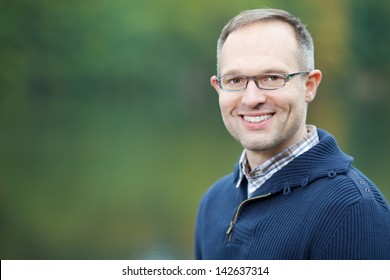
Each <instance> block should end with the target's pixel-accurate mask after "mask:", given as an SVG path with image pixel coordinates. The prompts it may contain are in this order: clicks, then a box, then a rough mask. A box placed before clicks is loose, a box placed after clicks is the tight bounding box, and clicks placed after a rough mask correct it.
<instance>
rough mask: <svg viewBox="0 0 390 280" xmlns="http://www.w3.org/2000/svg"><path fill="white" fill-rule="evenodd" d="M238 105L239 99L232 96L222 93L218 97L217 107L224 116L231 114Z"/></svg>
mask: <svg viewBox="0 0 390 280" xmlns="http://www.w3.org/2000/svg"><path fill="white" fill-rule="evenodd" d="M238 104H239V99H238V98H237V97H235V96H233V95H227V94H224V93H221V94H220V95H219V107H220V108H221V112H222V114H224V115H228V114H231V113H232V112H233V111H234V109H235V108H236V107H237V106H238Z"/></svg>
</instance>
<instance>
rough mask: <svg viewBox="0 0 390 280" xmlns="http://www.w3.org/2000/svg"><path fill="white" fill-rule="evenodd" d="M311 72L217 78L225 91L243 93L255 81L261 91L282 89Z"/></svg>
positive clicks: (223, 76)
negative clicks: (300, 76)
mask: <svg viewBox="0 0 390 280" xmlns="http://www.w3.org/2000/svg"><path fill="white" fill-rule="evenodd" d="M309 73H310V72H296V73H292V74H276V73H267V74H261V75H258V76H255V77H247V76H243V75H222V76H217V83H218V85H219V87H220V88H221V89H222V90H223V91H230V92H234V91H243V90H245V89H246V88H247V86H248V82H249V81H251V80H253V81H254V82H255V84H256V86H257V87H258V88H259V89H264V90H275V89H279V88H282V87H284V86H285V85H286V83H287V82H288V81H289V80H291V79H292V78H294V77H295V76H298V75H308V74H309Z"/></svg>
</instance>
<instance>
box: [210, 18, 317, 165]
mask: <svg viewBox="0 0 390 280" xmlns="http://www.w3.org/2000/svg"><path fill="white" fill-rule="evenodd" d="M297 58H298V44H297V41H296V39H295V35H294V31H293V29H292V28H291V27H290V26H289V25H288V24H286V23H283V22H279V21H269V22H260V23H254V24H250V25H247V26H244V27H242V28H240V29H238V30H236V31H234V32H233V33H231V34H230V35H229V37H228V38H227V40H226V42H225V44H224V46H223V48H222V51H221V55H220V71H221V73H220V74H221V75H226V74H238V75H245V76H257V75H260V74H264V73H283V74H286V73H295V72H300V71H305V70H307V69H302V68H301V67H300V66H299V63H298V59H297ZM319 73H320V72H319ZM314 75H316V74H314ZM317 75H320V74H318V73H317ZM311 76H312V74H309V76H308V77H307V76H300V75H298V76H296V77H294V78H293V79H291V80H290V81H288V82H287V83H286V85H285V86H284V87H283V88H280V89H277V90H262V89H258V88H257V87H256V85H255V83H254V82H253V81H250V82H249V83H248V86H247V88H246V90H245V91H242V92H225V91H223V90H221V89H220V88H219V86H218V85H217V83H216V77H215V76H213V77H212V78H211V83H212V85H213V87H214V88H215V89H216V90H217V92H218V94H219V105H220V108H221V113H222V118H223V121H224V124H225V126H226V128H227V130H228V131H229V132H230V134H231V135H232V136H233V137H234V138H236V139H237V140H238V141H239V142H240V143H241V144H242V145H243V147H244V148H245V149H246V150H247V152H254V153H262V155H263V156H264V155H269V157H271V156H273V155H275V154H277V153H278V152H280V151H282V150H283V149H285V148H286V147H288V146H289V145H291V144H293V143H295V142H297V141H299V140H300V139H301V138H302V137H303V136H304V135H305V133H306V131H305V129H306V128H305V124H306V113H307V103H309V102H311V101H312V100H313V99H314V95H315V90H316V88H317V86H318V84H319V80H320V76H319V78H318V83H317V84H316V85H314V86H315V88H314V89H313V83H312V82H310V80H312V78H311Z"/></svg>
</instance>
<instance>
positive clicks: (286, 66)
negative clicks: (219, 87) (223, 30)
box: [220, 20, 299, 74]
mask: <svg viewBox="0 0 390 280" xmlns="http://www.w3.org/2000/svg"><path fill="white" fill-rule="evenodd" d="M297 58H298V43H297V40H296V37H295V33H294V29H293V28H292V27H291V26H290V25H289V24H287V23H285V22H281V21H276V20H271V21H264V22H256V23H252V24H249V25H246V26H243V27H241V28H239V29H238V30H235V31H234V32H232V33H231V34H230V35H229V36H228V37H227V39H226V41H225V44H224V45H223V47H222V50H221V56H220V66H221V72H222V73H224V72H242V74H258V72H266V71H282V72H289V71H291V70H294V71H295V70H298V69H297V68H298V67H299V63H298V59H297ZM243 72H245V73H243ZM247 72H248V73H247ZM249 72H256V73H249ZM225 74H226V73H225Z"/></svg>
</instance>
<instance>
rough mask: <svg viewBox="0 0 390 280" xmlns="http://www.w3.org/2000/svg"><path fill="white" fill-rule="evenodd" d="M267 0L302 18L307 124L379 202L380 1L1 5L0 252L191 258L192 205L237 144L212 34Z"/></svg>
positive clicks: (23, 1) (387, 14) (382, 105)
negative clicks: (375, 190)
mask: <svg viewBox="0 0 390 280" xmlns="http://www.w3.org/2000/svg"><path fill="white" fill-rule="evenodd" d="M262 6H268V7H276V8H282V9H287V10H289V11H291V12H292V13H294V14H296V15H298V16H299V17H301V18H302V20H303V22H305V23H306V24H307V25H308V28H309V30H311V32H312V35H313V37H314V39H315V45H316V61H317V67H318V68H320V69H321V70H322V71H323V73H324V79H323V82H322V84H321V87H320V90H319V93H318V96H317V99H316V102H315V103H314V104H312V105H311V107H310V112H309V113H310V116H309V120H310V122H312V123H315V124H316V125H317V126H319V127H322V128H324V129H327V130H329V131H330V132H332V133H333V134H334V135H335V136H336V137H337V139H339V142H340V144H341V146H342V147H343V148H344V149H345V151H346V152H348V153H350V154H352V155H354V156H355V164H356V165H357V166H358V167H359V168H361V169H362V170H363V171H364V172H365V173H366V174H367V175H368V176H370V177H371V178H372V179H373V181H374V182H376V183H377V185H378V186H379V187H380V188H381V190H382V191H383V192H384V194H385V195H386V196H387V198H390V187H389V186H388V185H387V184H386V182H388V181H389V180H390V175H389V173H388V172H386V168H387V163H388V157H389V154H390V148H388V146H387V143H388V142H389V139H390V135H389V132H388V130H387V129H386V123H388V121H389V118H390V114H389V113H388V112H389V109H390V102H389V94H388V86H389V81H388V79H387V77H388V76H389V74H390V73H389V72H390V60H389V59H388V52H387V46H388V44H389V43H390V36H389V33H388V32H387V31H388V30H389V29H390V21H389V18H390V4H389V3H388V2H386V1H384V0H370V1H368V0H357V1H352V0H349V1H336V0H329V1H325V2H324V1H318V2H317V1H316V2H315V3H314V2H313V1H304V0H300V1H294V2H293V1H282V0H279V1H271V0H269V1H222V0H214V1H206V0H201V1H190V2H188V1H179V0H165V1H152V0H113V1H104V0H94V1H92V0H81V1H75V0H71V1H62V2H61V1H50V0H35V1H31V0H0V26H1V28H0V129H1V137H0V240H1V241H0V256H1V258H2V259H147V258H153V259H164V258H192V257H193V255H192V254H193V252H192V246H193V230H194V222H195V216H196V211H197V206H198V203H199V200H200V198H201V196H202V194H203V193H204V191H205V190H206V189H207V188H208V187H209V186H210V185H211V184H212V183H213V182H214V181H215V180H217V179H218V178H219V177H220V176H222V175H224V174H226V173H228V172H230V171H231V170H232V167H233V164H234V162H235V161H236V160H237V159H238V157H239V155H240V152H241V148H240V146H239V145H238V144H237V143H235V142H234V141H233V140H232V139H231V137H230V136H229V135H228V133H227V132H226V131H225V129H224V127H223V124H222V121H221V120H220V116H219V109H218V104H217V96H216V94H215V93H214V92H213V89H212V88H211V87H210V86H209V77H210V76H211V75H212V74H213V73H214V72H215V63H216V61H215V49H216V40H217V38H218V36H219V33H220V30H221V28H222V27H223V25H224V24H225V23H226V21H227V20H229V19H230V18H231V17H233V16H234V15H236V14H237V13H238V12H239V11H241V10H244V9H248V8H255V7H262Z"/></svg>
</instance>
